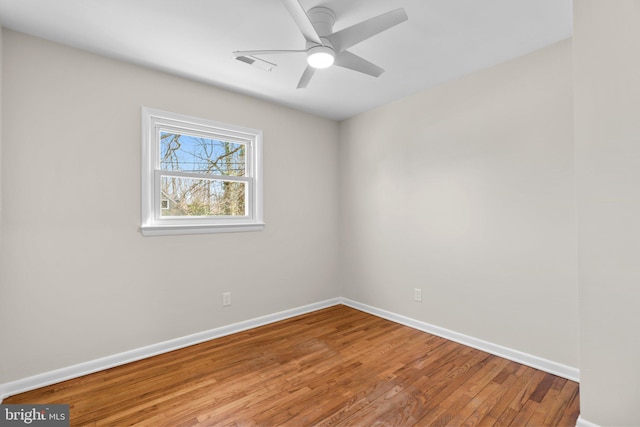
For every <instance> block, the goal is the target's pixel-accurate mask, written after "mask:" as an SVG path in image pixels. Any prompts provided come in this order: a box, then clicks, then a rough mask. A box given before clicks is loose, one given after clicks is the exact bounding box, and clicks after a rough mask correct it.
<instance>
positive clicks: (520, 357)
mask: <svg viewBox="0 0 640 427" xmlns="http://www.w3.org/2000/svg"><path fill="white" fill-rule="evenodd" d="M340 301H341V302H342V304H344V305H346V306H349V307H352V308H355V309H358V310H361V311H364V312H366V313H369V314H373V315H374V316H378V317H382V318H384V319H387V320H391V321H393V322H396V323H400V324H402V325H405V326H409V327H411V328H414V329H418V330H420V331H424V332H428V333H430V334H433V335H437V336H439V337H442V338H446V339H448V340H451V341H455V342H457V343H460V344H464V345H466V346H469V347H473V348H476V349H478V350H482V351H485V352H487V353H491V354H493V355H496V356H500V357H503V358H505V359H509V360H512V361H514V362H518V363H522V364H523V365H527V366H531V367H532V368H535V369H539V370H541V371H544V372H548V373H550V374H553V375H557V376H559V377H562V378H566V379H569V380H571V381H576V382H579V381H580V370H578V369H577V368H574V367H571V366H567V365H563V364H561V363H557V362H553V361H551V360H547V359H543V358H541V357H538V356H534V355H532V354H527V353H523V352H521V351H518V350H513V349H511V348H508V347H503V346H501V345H498V344H494V343H491V342H488V341H484V340H481V339H478V338H473V337H470V336H468V335H464V334H461V333H458V332H455V331H451V330H449V329H445V328H441V327H439V326H435V325H431V324H429V323H426V322H422V321H419V320H415V319H411V318H409V317H406V316H402V315H400V314H396V313H392V312H390V311H386V310H382V309H380V308H376V307H372V306H369V305H366V304H362V303H359V302H357V301H353V300H350V299H348V298H341V299H340ZM585 427H586V426H585Z"/></svg>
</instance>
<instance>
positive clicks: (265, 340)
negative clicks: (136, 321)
mask: <svg viewBox="0 0 640 427" xmlns="http://www.w3.org/2000/svg"><path fill="white" fill-rule="evenodd" d="M4 403H67V404H69V405H70V412H71V425H72V426H95V427H98V426H125V425H135V426H154V427H158V426H171V427H175V426H212V425H215V426H280V425H286V426H307V425H309V426H311V425H316V426H325V427H328V426H342V425H344V426H363V425H367V426H369V425H390V426H414V425H415V426H457V425H460V426H462V425H464V426H507V425H517V426H522V425H526V424H527V423H529V424H530V425H535V426H556V425H560V426H568V425H572V426H573V425H575V422H576V419H577V417H578V415H579V389H578V385H577V384H576V383H575V382H572V381H568V380H565V379H562V378H559V377H556V376H554V375H551V374H546V373H544V372H541V371H537V370H535V369H533V368H530V367H527V366H523V365H520V364H518V363H515V362H512V361H508V360H505V359H501V358H499V357H496V356H493V355H490V354H487V353H484V352H482V351H479V350H476V349H473V348H470V347H465V346H463V345H460V344H457V343H454V342H452V341H448V340H446V339H443V338H440V337H437V336H434V335H430V334H427V333H424V332H420V331H417V330H415V329H411V328H409V327H406V326H402V325H399V324H397V323H393V322H391V321H388V320H385V319H381V318H378V317H375V316H372V315H369V314H366V313H363V312H360V311H358V310H355V309H352V308H348V307H345V306H342V305H339V306H334V307H329V308H327V309H324V310H319V311H317V312H313V313H308V314H305V315H302V316H298V317H295V318H292V319H287V320H284V321H281V322H277V323H274V324H270V325H266V326H262V327H259V328H255V329H251V330H248V331H244V332H240V333H237V334H233V335H229V336H226V337H222V338H218V339H215V340H211V341H208V342H205V343H202V344H198V345H194V346H191V347H187V348H184V349H181V350H176V351H172V352H169V353H166V354H162V355H159V356H155V357H152V358H148V359H145V360H140V361H137V362H132V363H129V364H127V365H123V366H118V367H115V368H111V369H108V370H105V371H101V372H97V373H95V374H91V375H86V376H84V377H81V378H76V379H72V380H68V381H64V382H62V383H59V384H54V385H51V386H48V387H43V388H41V389H38V390H33V391H30V392H26V393H22V394H19V395H16V396H11V397H9V398H7V399H5V402H4Z"/></svg>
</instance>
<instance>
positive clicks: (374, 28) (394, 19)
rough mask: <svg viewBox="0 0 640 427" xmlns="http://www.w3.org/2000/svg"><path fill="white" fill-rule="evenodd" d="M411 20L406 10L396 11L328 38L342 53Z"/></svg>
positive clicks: (363, 22)
mask: <svg viewBox="0 0 640 427" xmlns="http://www.w3.org/2000/svg"><path fill="white" fill-rule="evenodd" d="M407 19H409V17H408V16H407V12H405V11H404V9H402V8H400V9H395V10H392V11H390V12H387V13H383V14H382V15H378V16H376V17H373V18H371V19H367V20H366V21H362V22H360V23H359V24H355V25H352V26H350V27H347V28H344V29H342V30H340V31H336V32H335V33H333V34H331V35H329V36H327V39H329V41H330V42H331V44H332V45H333V47H334V49H335V50H336V51H337V52H342V51H344V50H346V49H349V48H350V47H351V46H354V45H356V44H358V43H360V42H361V41H364V40H366V39H368V38H369V37H373V36H375V35H376V34H379V33H381V32H383V31H384V30H388V29H389V28H391V27H393V26H395V25H398V24H400V23H401V22H404V21H406V20H407Z"/></svg>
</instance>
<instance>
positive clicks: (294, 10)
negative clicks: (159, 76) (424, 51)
mask: <svg viewBox="0 0 640 427" xmlns="http://www.w3.org/2000/svg"><path fill="white" fill-rule="evenodd" d="M282 2H283V3H284V5H285V7H286V8H287V10H288V11H289V13H290V14H291V16H292V17H293V20H294V21H295V23H296V25H297V26H298V28H299V29H300V31H301V32H302V35H303V36H304V38H305V40H306V46H305V49H301V50H245V51H235V52H233V54H234V56H235V58H236V59H238V60H240V61H243V62H247V63H249V64H251V63H254V65H259V64H262V66H263V68H268V69H270V67H269V65H270V66H274V65H275V64H271V63H270V62H268V61H265V60H263V59H261V58H258V57H257V56H260V55H271V54H283V53H306V55H307V68H306V69H305V70H304V73H302V77H301V78H300V81H299V82H298V89H301V88H305V87H307V85H308V84H309V81H310V80H311V77H313V75H314V73H315V72H316V70H317V69H322V68H328V67H330V66H332V65H337V66H339V67H343V68H348V69H350V70H354V71H359V72H361V73H364V74H368V75H370V76H373V77H378V76H380V74H382V73H383V72H384V69H382V68H380V67H378V66H377V65H375V64H372V63H371V62H369V61H367V60H366V59H364V58H361V57H359V56H357V55H355V54H353V53H351V52H349V51H348V50H347V49H349V48H350V47H352V46H354V45H356V44H358V43H360V42H362V41H364V40H366V39H368V38H370V37H373V36H375V35H376V34H379V33H381V32H383V31H385V30H388V29H389V28H391V27H393V26H396V25H398V24H400V23H401V22H404V21H406V20H407V19H408V17H407V13H406V12H405V11H404V9H402V8H400V9H395V10H392V11H389V12H386V13H383V14H382V15H378V16H376V17H373V18H371V19H367V20H366V21H362V22H360V23H358V24H355V25H352V26H350V27H347V28H344V29H342V30H340V31H336V32H333V24H334V23H335V20H336V15H335V13H334V12H333V10H331V9H329V8H327V7H314V8H312V9H309V11H308V12H307V11H305V10H304V8H303V7H302V5H301V4H300V2H299V1H298V0H282ZM265 65H266V67H265Z"/></svg>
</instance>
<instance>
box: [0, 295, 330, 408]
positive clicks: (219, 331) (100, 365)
mask: <svg viewBox="0 0 640 427" xmlns="http://www.w3.org/2000/svg"><path fill="white" fill-rule="evenodd" d="M340 303H341V300H340V298H332V299H329V300H326V301H321V302H318V303H314V304H309V305H305V306H302V307H297V308H292V309H290V310H285V311H281V312H278V313H273V314H268V315H266V316H261V317H256V318H255V319H250V320H245V321H243V322H239V323H234V324H232V325H227V326H221V327H219V328H214V329H210V330H208V331H203V332H198V333H195V334H192V335H187V336H184V337H180V338H175V339H172V340H169V341H165V342H161V343H157V344H152V345H149V346H146V347H141V348H137V349H134V350H129V351H125V352H123V353H118V354H114V355H112V356H106V357H102V358H100V359H95V360H91V361H88V362H84V363H79V364H77V365H73V366H69V367H66V368H61V369H57V370H55V371H50V372H45V373H42V374H38V375H34V376H32V377H27V378H23V379H20V380H16V381H11V382H8V383H5V384H0V403H2V400H3V399H4V398H5V397H8V396H12V395H14V394H18V393H22V392H25V391H29V390H34V389H36V388H40V387H44V386H48V385H51V384H56V383H59V382H61V381H66V380H70V379H72V378H78V377H81V376H83V375H87V374H92V373H94V372H98V371H102V370H105V369H109V368H113V367H114V366H119V365H124V364H126V363H130V362H135V361H136V360H141V359H145V358H147V357H151V356H156V355H158V354H162V353H167V352H169V351H173V350H177V349H180V348H184V347H188V346H190V345H194V344H199V343H202V342H205V341H209V340H212V339H214V338H220V337H223V336H226V335H231V334H235V333H237V332H242V331H246V330H247V329H252V328H256V327H258V326H263V325H267V324H269V323H274V322H278V321H280V320H285V319H288V318H291V317H295V316H299V315H301V314H305V313H310V312H312V311H316V310H320V309H323V308H327V307H331V306H334V305H338V304H340Z"/></svg>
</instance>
